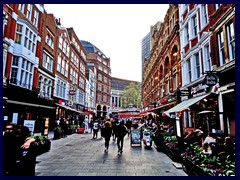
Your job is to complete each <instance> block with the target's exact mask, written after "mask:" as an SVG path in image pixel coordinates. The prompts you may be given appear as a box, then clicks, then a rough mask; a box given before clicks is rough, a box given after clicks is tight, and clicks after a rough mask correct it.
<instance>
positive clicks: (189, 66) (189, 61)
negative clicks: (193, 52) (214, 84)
mask: <svg viewBox="0 0 240 180" xmlns="http://www.w3.org/2000/svg"><path fill="white" fill-rule="evenodd" d="M191 80H192V72H191V60H190V58H189V59H188V60H187V83H190V82H191Z"/></svg>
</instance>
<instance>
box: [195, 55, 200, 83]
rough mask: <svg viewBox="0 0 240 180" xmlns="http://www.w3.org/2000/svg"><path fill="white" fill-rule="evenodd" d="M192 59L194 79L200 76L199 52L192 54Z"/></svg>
mask: <svg viewBox="0 0 240 180" xmlns="http://www.w3.org/2000/svg"><path fill="white" fill-rule="evenodd" d="M194 60H195V73H196V74H195V76H196V79H197V78H199V77H200V61H199V54H198V53H197V54H195V55H194Z"/></svg>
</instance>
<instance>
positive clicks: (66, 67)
mask: <svg viewBox="0 0 240 180" xmlns="http://www.w3.org/2000/svg"><path fill="white" fill-rule="evenodd" d="M64 76H65V77H68V64H67V63H66V66H65V73H64Z"/></svg>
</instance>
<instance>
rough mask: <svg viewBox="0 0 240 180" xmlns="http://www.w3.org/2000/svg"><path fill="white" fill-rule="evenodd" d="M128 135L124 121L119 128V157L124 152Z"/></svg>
mask: <svg viewBox="0 0 240 180" xmlns="http://www.w3.org/2000/svg"><path fill="white" fill-rule="evenodd" d="M127 133H128V131H127V128H126V126H125V125H124V121H121V122H120V124H119V125H118V127H117V146H118V155H120V154H122V152H123V141H124V136H125V135H126V134H127Z"/></svg>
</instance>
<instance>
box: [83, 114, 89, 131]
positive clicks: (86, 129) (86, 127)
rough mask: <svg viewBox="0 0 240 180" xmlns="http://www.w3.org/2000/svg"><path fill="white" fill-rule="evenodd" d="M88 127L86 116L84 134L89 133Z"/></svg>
mask: <svg viewBox="0 0 240 180" xmlns="http://www.w3.org/2000/svg"><path fill="white" fill-rule="evenodd" d="M88 125H89V122H88V117H87V116H86V117H85V119H84V132H85V133H88V127H89V126H88Z"/></svg>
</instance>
